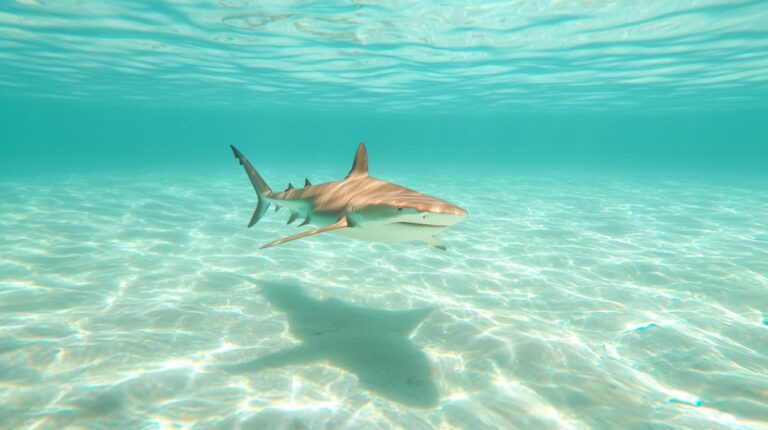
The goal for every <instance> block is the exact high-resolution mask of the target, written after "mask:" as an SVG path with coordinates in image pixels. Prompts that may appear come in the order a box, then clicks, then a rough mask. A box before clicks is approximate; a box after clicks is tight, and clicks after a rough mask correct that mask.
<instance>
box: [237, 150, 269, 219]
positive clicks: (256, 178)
mask: <svg viewBox="0 0 768 430" xmlns="http://www.w3.org/2000/svg"><path fill="white" fill-rule="evenodd" d="M229 147H230V148H232V153H233V154H235V158H237V159H238V160H239V161H240V165H242V166H243V168H245V173H247V174H248V179H250V180H251V184H253V189H254V190H256V195H257V196H258V197H259V198H258V200H259V202H258V204H257V205H256V210H255V211H254V212H253V216H252V217H251V221H250V222H248V227H252V226H253V225H254V224H256V223H257V222H259V220H260V219H261V217H263V216H264V213H266V212H267V209H269V202H268V201H267V199H266V198H265V197H269V195H270V194H272V189H270V188H269V185H267V183H266V182H264V179H263V178H262V177H261V175H259V172H257V171H256V169H254V168H253V165H252V164H251V162H250V161H248V159H247V158H245V155H243V153H242V152H240V151H238V150H237V148H235V147H234V146H232V145H230V146H229Z"/></svg>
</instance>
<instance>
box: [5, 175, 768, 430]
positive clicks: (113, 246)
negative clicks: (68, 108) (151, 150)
mask: <svg viewBox="0 0 768 430" xmlns="http://www.w3.org/2000/svg"><path fill="white" fill-rule="evenodd" d="M240 173H241V172H239V171H238V172H237V173H236V174H228V175H226V176H224V175H222V176H220V177H190V176H188V175H187V176H139V175H136V176H131V177H121V176H112V177H96V176H91V177H71V178H66V179H57V180H55V181H44V180H39V181H37V182H8V181H6V182H4V183H2V184H0V195H2V199H1V200H0V236H2V241H0V357H1V358H2V361H1V362H0V363H2V364H0V380H1V381H2V383H0V427H3V428H63V427H66V426H70V427H72V428H187V427H189V428H222V429H225V428H226V429H228V428H236V427H238V426H242V427H244V428H267V427H268V428H382V429H383V428H393V427H399V428H408V429H421V428H473V429H474V428H499V429H501V428H503V429H510V428H521V429H525V428H536V429H545V428H552V429H556V428H616V427H621V428H643V429H645V428H708V429H758V428H763V429H765V428H768V376H766V375H768V293H766V292H767V291H768V279H766V274H768V192H766V191H765V189H760V188H759V187H751V188H750V187H746V186H744V187H742V186H726V185H712V184H706V183H698V182H690V181H682V180H679V181H671V180H641V179H636V180H630V179H617V178H611V177H593V178H570V179H569V178H566V177H561V178H559V179H555V178H543V177H533V176H531V177H524V176H520V177H509V176H507V177H501V176H499V177H496V178H487V177H483V178H473V177H469V176H467V177H457V176H452V177H444V178H433V180H431V181H429V182H427V183H425V181H423V180H421V179H419V178H415V177H408V176H401V177H389V178H387V179H393V180H397V182H400V183H402V184H404V185H409V186H412V187H413V188H416V189H419V190H422V191H424V192H428V193H431V194H434V195H437V196H442V197H445V198H447V199H449V200H451V201H453V202H456V203H458V204H460V205H462V206H464V207H465V208H467V209H468V211H469V212H470V218H468V220H467V221H466V222H464V223H462V224H459V225H457V226H455V227H454V228H452V229H450V230H448V231H446V232H445V233H444V234H443V235H442V238H443V240H444V241H445V243H446V244H447V245H448V247H449V251H447V252H441V251H439V250H436V249H433V248H430V247H428V246H425V245H421V244H370V243H365V242H356V241H351V240H348V239H345V238H342V237H338V236H332V235H323V236H316V237H312V238H308V239H305V240H301V241H297V242H292V243H290V244H286V245H284V246H281V247H278V248H274V249H269V250H258V249H257V248H258V246H259V245H261V244H262V243H265V242H267V241H270V240H273V239H275V238H278V237H281V236H284V235H287V234H290V233H293V232H295V231H296V228H295V227H293V226H285V225H284V222H285V217H286V214H285V213H278V214H273V213H270V214H268V215H267V217H266V218H265V219H264V220H263V221H262V222H261V223H259V224H258V225H257V226H256V227H254V228H253V229H250V230H248V229H246V228H245V224H246V222H247V220H248V219H249V217H250V214H251V211H252V206H253V199H254V197H253V195H252V191H251V190H250V185H249V184H248V183H247V181H246V179H245V178H244V177H241V176H240ZM272 173H273V174H269V175H267V176H268V177H285V178H287V176H285V175H284V174H285V173H287V172H281V173H280V174H279V175H278V174H274V172H272ZM260 284H261V285H262V286H267V285H270V286H271V287H270V288H274V287H275V285H278V286H279V285H283V286H285V290H284V291H283V290H280V289H278V290H274V289H273V290H271V291H273V293H274V291H277V292H276V293H274V294H272V295H270V294H266V293H265V291H270V290H264V291H260V288H259V285H260ZM281 292H282V293H281ZM275 294H277V295H275ZM279 294H287V295H284V296H280V295H279ZM422 308H432V311H431V312H428V311H425V313H423V314H418V315H417V314H414V313H401V312H402V311H407V310H412V309H422ZM386 311H391V312H386ZM417 312H418V311H417ZM393 315H394V316H397V315H401V317H398V318H394V319H393V318H390V317H391V316H393ZM402 315H411V316H415V315H417V316H418V318H416V317H414V319H413V327H411V328H413V329H414V331H413V332H412V336H409V334H410V332H409V328H408V327H404V326H403V327H400V326H399V325H398V321H402V318H404V317H402ZM289 322H290V324H289ZM329 333H330V334H332V336H329ZM314 335H317V336H319V337H318V339H320V341H319V343H318V345H320V348H321V349H323V350H324V351H326V352H328V351H332V352H333V353H334V354H335V355H333V357H332V358H331V359H329V358H327V357H326V358H325V359H321V360H319V361H314V362H312V361H303V357H299V358H301V359H295V360H294V361H293V362H292V361H291V360H293V359H294V358H296V357H288V359H285V360H283V359H284V358H285V357H286V356H285V354H284V355H282V356H281V355H273V354H280V353H281V351H290V350H291V348H293V347H296V346H297V345H300V344H301V342H305V343H306V342H311V339H312V336H314ZM381 345H385V346H386V348H382V347H381ZM270 355H273V357H277V359H276V361H279V362H277V363H276V364H275V363H273V364H274V365H270V366H261V367H259V366H256V367H254V368H252V369H247V370H246V371H242V372H231V371H227V370H225V369H224V368H221V367H218V366H222V365H233V364H238V363H247V362H250V361H252V360H254V359H258V358H260V357H268V356H270ZM422 356H423V357H426V360H427V362H428V366H429V368H430V370H429V371H428V372H423V374H420V376H419V378H421V380H420V382H423V383H433V384H434V386H435V387H436V388H437V392H438V396H439V398H438V399H437V402H436V403H435V404H433V405H426V406H425V404H426V403H429V402H422V404H420V405H419V404H418V403H419V401H418V399H415V398H413V397H408V395H407V394H408V390H407V388H406V387H407V384H409V383H412V382H413V380H412V379H409V380H405V381H401V380H399V378H403V377H402V375H403V374H404V373H403V372H406V371H407V370H408V368H407V367H406V366H408V365H410V364H409V363H411V362H409V361H408V359H413V360H417V361H418V360H420V358H419V357H422ZM281 357H282V358H281ZM408 357H410V358H408ZM278 359H279V360H278ZM365 359H369V361H365ZM281 360H282V361H281ZM344 360H347V361H350V360H351V361H355V360H357V361H355V362H356V363H358V364H357V365H355V366H356V367H355V368H354V369H351V370H350V369H349V368H347V369H346V370H342V368H343V367H344V366H342V365H340V364H339V363H340V362H342V361H344ZM379 370H380V371H381V372H389V373H387V375H393V376H391V377H389V379H390V380H391V381H392V385H391V386H389V385H387V383H386V382H385V381H386V378H384V379H383V380H382V379H381V378H380V379H373V382H370V381H369V383H368V384H367V385H366V384H364V383H361V381H360V380H359V379H358V376H359V375H361V374H365V372H368V374H369V375H370V374H371V372H373V373H376V371H379ZM356 372H357V373H356ZM356 375H357V376H356ZM409 378H410V377H409ZM403 382H404V383H405V384H406V385H397V384H399V383H403ZM393 387H394V388H393ZM387 390H389V391H387ZM393 390H394V391H393ZM398 396H400V397H398ZM422 400H423V399H422Z"/></svg>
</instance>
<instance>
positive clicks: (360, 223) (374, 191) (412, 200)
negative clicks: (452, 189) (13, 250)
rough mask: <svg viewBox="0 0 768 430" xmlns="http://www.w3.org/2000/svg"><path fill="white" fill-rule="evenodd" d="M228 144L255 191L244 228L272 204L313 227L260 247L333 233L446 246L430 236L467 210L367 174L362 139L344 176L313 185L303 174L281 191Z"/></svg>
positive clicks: (259, 217)
mask: <svg viewBox="0 0 768 430" xmlns="http://www.w3.org/2000/svg"><path fill="white" fill-rule="evenodd" d="M231 148H232V152H233V153H234V154H235V158H237V159H238V160H239V161H240V164H241V165H242V166H243V167H244V168H245V171H246V173H247V174H248V178H250V180H251V183H252V184H253V188H254V189H255V190H256V195H257V196H258V204H257V206H256V210H255V211H254V213H253V216H252V217H251V221H250V222H249V223H248V227H251V226H253V225H254V224H256V223H257V222H258V221H259V220H260V219H261V218H262V217H263V216H264V214H265V213H266V211H267V209H269V206H270V205H271V204H274V205H275V210H276V211H277V210H279V209H280V208H282V207H287V208H288V209H290V211H291V215H290V217H289V218H288V224H290V223H292V222H293V221H295V220H296V219H298V218H304V221H303V222H302V223H301V224H299V225H300V226H302V225H306V224H313V225H315V226H317V228H315V229H312V230H307V231H303V232H301V233H298V234H294V235H291V236H288V237H284V238H282V239H279V240H275V241H273V242H270V243H267V244H265V245H263V246H262V248H268V247H271V246H277V245H280V244H282V243H285V242H288V241H291V240H296V239H301V238H302V237H307V236H312V235H315V234H320V233H325V232H333V233H337V234H340V235H343V236H347V237H351V238H355V239H360V240H368V241H374V242H403V241H423V242H426V243H428V244H430V245H432V246H435V247H437V248H440V249H446V247H445V245H443V243H442V242H440V240H439V239H438V238H437V237H436V236H435V235H436V234H437V233H440V232H441V231H443V230H445V229H446V228H448V227H449V226H450V225H453V224H455V223H457V222H459V221H461V220H463V219H464V218H466V217H467V211H465V210H464V209H462V208H460V207H458V206H455V205H452V204H450V203H448V202H446V201H443V200H440V199H437V198H435V197H431V196H428V195H426V194H422V193H419V192H416V191H414V190H411V189H408V188H405V187H402V186H400V185H397V184H393V183H391V182H387V181H382V180H380V179H376V178H374V177H372V176H370V175H369V174H368V151H367V150H366V148H365V144H363V143H361V144H360V145H359V146H358V148H357V153H356V154H355V160H354V163H353V164H352V169H351V170H350V171H349V174H348V175H347V176H346V177H345V178H344V179H342V180H339V181H333V182H326V183H324V184H317V185H312V184H311V183H310V182H309V180H308V179H307V180H305V181H304V188H295V187H294V186H293V185H292V184H290V183H289V184H288V188H286V190H285V191H283V192H273V191H272V189H271V188H269V186H268V185H267V183H266V182H265V181H264V179H263V178H262V177H261V175H259V173H258V172H257V171H256V169H254V168H253V165H251V163H250V162H249V161H248V159H247V158H245V156H244V155H243V154H242V153H241V152H240V151H238V150H237V148H235V147H234V146H231Z"/></svg>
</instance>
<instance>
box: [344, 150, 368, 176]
mask: <svg viewBox="0 0 768 430" xmlns="http://www.w3.org/2000/svg"><path fill="white" fill-rule="evenodd" d="M361 176H368V150H367V149H365V143H362V142H360V145H359V146H358V147H357V153H356V154H355V162H354V163H352V169H351V170H350V171H349V174H348V175H347V178H355V177H361Z"/></svg>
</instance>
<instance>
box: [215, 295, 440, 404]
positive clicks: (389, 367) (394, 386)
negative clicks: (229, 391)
mask: <svg viewBox="0 0 768 430" xmlns="http://www.w3.org/2000/svg"><path fill="white" fill-rule="evenodd" d="M251 282H253V281H251ZM257 284H258V285H259V286H260V290H261V293H262V294H263V295H264V297H265V298H266V299H267V301H268V302H269V303H270V304H271V305H272V306H274V307H275V308H277V309H278V310H280V311H282V312H285V314H286V316H287V320H288V326H289V328H290V333H291V334H292V335H293V336H294V337H295V338H297V339H298V340H299V341H300V343H298V344H297V345H296V346H294V347H292V348H288V349H285V350H282V351H277V352H273V353H270V354H266V355H263V356H261V357H258V358H256V359H253V360H249V361H245V362H241V363H236V364H220V365H215V366H211V368H212V369H216V370H222V371H225V372H227V373H230V374H245V373H253V372H261V371H266V370H269V369H275V368H280V367H284V366H297V365H307V364H312V363H315V362H326V363H328V364H330V365H332V366H334V367H337V368H340V369H342V370H345V371H347V372H350V373H352V374H354V375H355V376H356V377H357V380H358V383H359V385H360V387H361V388H363V389H365V390H368V391H370V392H372V393H375V394H377V395H379V396H381V397H384V398H387V399H389V400H392V401H395V402H398V403H402V404H405V405H408V406H412V407H419V408H431V407H434V406H436V405H437V404H438V402H439V392H438V389H437V386H436V384H435V381H434V379H433V378H432V369H431V366H430V364H429V359H428V358H427V355H426V354H425V353H424V352H423V351H422V350H421V349H420V348H419V347H418V346H417V345H416V344H415V343H414V342H413V341H412V340H411V339H410V336H411V333H412V332H413V331H415V330H416V329H417V327H418V326H419V325H420V324H421V323H422V322H423V321H424V319H426V318H427V317H428V316H429V315H430V314H431V313H432V311H433V309H431V308H417V309H411V310H407V311H390V310H383V309H374V308H365V307H359V306H353V305H350V304H347V303H345V302H343V301H341V300H338V299H326V300H318V299H314V298H312V297H309V296H307V295H306V294H305V293H304V292H303V291H302V289H301V288H300V287H299V286H297V285H293V284H285V283H274V282H265V281H258V282H257Z"/></svg>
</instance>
